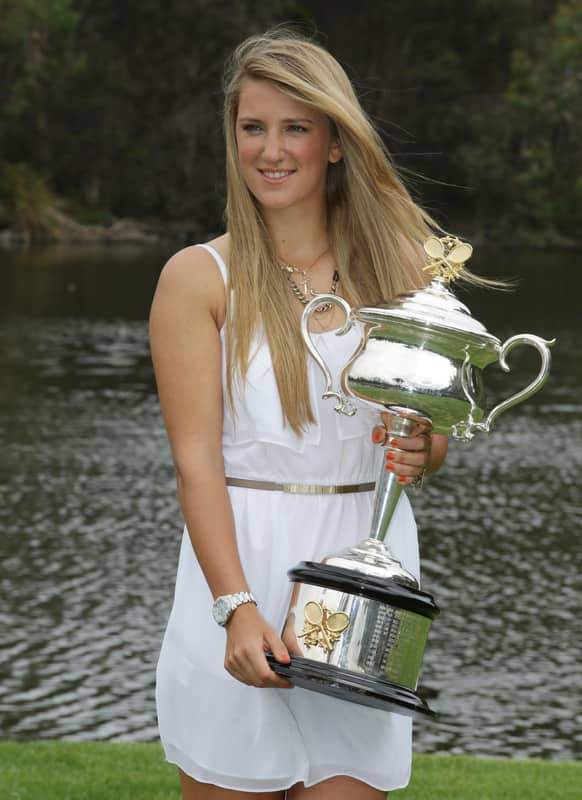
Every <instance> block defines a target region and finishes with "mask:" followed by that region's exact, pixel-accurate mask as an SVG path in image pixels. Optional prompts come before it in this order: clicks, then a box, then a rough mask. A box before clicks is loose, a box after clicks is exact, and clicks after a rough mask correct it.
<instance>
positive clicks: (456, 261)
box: [423, 236, 473, 283]
mask: <svg viewBox="0 0 582 800" xmlns="http://www.w3.org/2000/svg"><path fill="white" fill-rule="evenodd" d="M423 247H424V252H425V253H426V255H427V256H428V264H427V265H426V267H424V269H425V270H427V271H428V272H430V274H431V275H432V276H433V277H435V278H440V279H441V280H443V281H445V283H449V282H450V281H454V280H455V278H457V277H458V276H459V275H460V273H461V272H462V271H463V269H464V268H465V262H466V261H468V260H469V259H470V258H471V255H472V253H473V248H472V247H471V245H470V244H469V243H468V242H462V241H461V240H460V239H457V237H456V236H443V237H442V238H441V239H439V238H438V237H437V236H429V237H428V239H427V240H426V241H425V242H424V245H423Z"/></svg>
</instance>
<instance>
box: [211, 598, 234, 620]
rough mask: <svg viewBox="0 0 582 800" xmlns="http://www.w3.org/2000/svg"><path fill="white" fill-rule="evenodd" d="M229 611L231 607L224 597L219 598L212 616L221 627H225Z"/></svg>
mask: <svg viewBox="0 0 582 800" xmlns="http://www.w3.org/2000/svg"><path fill="white" fill-rule="evenodd" d="M229 611H230V605H229V603H228V600H225V598H224V597H219V598H218V600H216V602H215V603H214V605H213V606H212V616H213V617H214V619H215V621H216V622H218V624H219V625H224V623H225V622H226V621H227V619H228V612H229Z"/></svg>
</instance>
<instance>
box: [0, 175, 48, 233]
mask: <svg viewBox="0 0 582 800" xmlns="http://www.w3.org/2000/svg"><path fill="white" fill-rule="evenodd" d="M55 205H56V199H55V197H54V196H53V194H52V193H51V192H50V190H49V188H48V186H47V183H46V181H45V179H44V178H43V177H42V176H40V175H39V174H38V173H37V172H35V171H34V170H33V169H32V168H31V167H30V166H28V165H27V164H22V163H16V164H0V208H1V210H2V214H3V216H4V217H5V218H6V219H7V220H10V221H12V222H13V223H14V224H15V225H16V227H17V228H18V229H19V230H20V231H21V232H23V233H25V234H28V235H31V234H35V233H49V234H50V233H52V232H53V231H54V224H53V222H52V221H51V218H50V210H51V209H52V208H53V207H54V206H55Z"/></svg>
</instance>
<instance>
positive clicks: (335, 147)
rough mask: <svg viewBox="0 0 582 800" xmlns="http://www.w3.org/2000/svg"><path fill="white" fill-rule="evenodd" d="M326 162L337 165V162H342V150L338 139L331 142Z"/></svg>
mask: <svg viewBox="0 0 582 800" xmlns="http://www.w3.org/2000/svg"><path fill="white" fill-rule="evenodd" d="M327 160H328V161H329V163H330V164H337V162H338V161H341V160H342V149H341V147H340V143H339V140H338V139H332V140H331V145H330V147H329V155H328V157H327Z"/></svg>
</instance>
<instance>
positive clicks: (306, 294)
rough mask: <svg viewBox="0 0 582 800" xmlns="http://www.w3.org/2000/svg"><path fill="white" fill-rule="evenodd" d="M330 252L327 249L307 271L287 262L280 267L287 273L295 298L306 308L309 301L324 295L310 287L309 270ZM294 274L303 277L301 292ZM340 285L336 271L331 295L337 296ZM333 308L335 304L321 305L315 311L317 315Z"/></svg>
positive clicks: (332, 281)
mask: <svg viewBox="0 0 582 800" xmlns="http://www.w3.org/2000/svg"><path fill="white" fill-rule="evenodd" d="M328 250H329V247H326V249H325V250H324V251H323V253H320V254H319V255H318V256H317V258H316V259H315V261H314V262H313V264H311V266H310V267H308V268H307V269H301V267H296V266H295V265H294V264H289V263H287V262H282V263H280V265H279V266H280V267H281V269H282V270H283V271H284V272H286V273H287V280H288V281H289V286H290V288H291V291H292V292H293V294H294V295H295V297H296V298H297V299H298V300H299V302H300V303H301V304H302V305H304V306H306V305H307V303H309V301H310V300H312V299H313V298H314V297H317V296H318V295H319V294H323V292H316V291H315V289H312V288H311V287H310V286H309V276H308V274H307V273H308V271H309V270H311V269H313V267H314V266H315V265H316V264H317V262H318V261H319V259H320V258H322V256H324V255H325V254H326V253H327V251H328ZM294 272H297V273H298V274H299V275H302V276H303V277H302V280H301V282H302V283H303V290H301V289H300V288H299V286H298V285H297V283H296V282H295V281H294V280H293V273H294ZM338 283H339V272H338V271H337V269H336V270H334V273H333V277H332V280H331V287H330V290H329V293H330V294H336V292H337V285H338ZM332 308H333V303H322V305H320V306H319V307H318V308H316V309H315V313H316V314H322V313H325V312H326V311H331V309H332Z"/></svg>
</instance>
